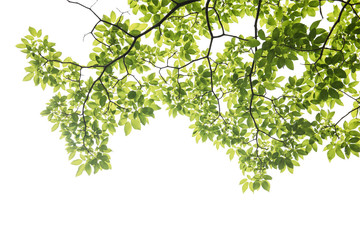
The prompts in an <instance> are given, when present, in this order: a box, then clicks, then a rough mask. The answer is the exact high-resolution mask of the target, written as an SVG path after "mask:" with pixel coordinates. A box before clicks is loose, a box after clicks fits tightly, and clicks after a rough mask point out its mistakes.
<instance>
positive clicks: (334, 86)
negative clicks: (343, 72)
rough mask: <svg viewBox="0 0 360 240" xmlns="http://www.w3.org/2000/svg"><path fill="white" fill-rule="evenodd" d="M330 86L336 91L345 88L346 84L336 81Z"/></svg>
mask: <svg viewBox="0 0 360 240" xmlns="http://www.w3.org/2000/svg"><path fill="white" fill-rule="evenodd" d="M330 85H331V86H332V87H333V88H335V89H341V88H343V87H344V84H343V83H342V82H340V81H335V82H333V83H331V84H330Z"/></svg>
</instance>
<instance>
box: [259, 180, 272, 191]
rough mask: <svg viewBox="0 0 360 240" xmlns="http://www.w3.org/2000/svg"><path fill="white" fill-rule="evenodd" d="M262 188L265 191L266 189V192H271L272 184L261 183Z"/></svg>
mask: <svg viewBox="0 0 360 240" xmlns="http://www.w3.org/2000/svg"><path fill="white" fill-rule="evenodd" d="M261 186H262V188H263V189H265V190H266V191H268V192H269V191H270V183H269V182H268V181H263V182H262V183H261Z"/></svg>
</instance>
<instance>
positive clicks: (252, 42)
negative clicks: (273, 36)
mask: <svg viewBox="0 0 360 240" xmlns="http://www.w3.org/2000/svg"><path fill="white" fill-rule="evenodd" d="M259 45H260V42H259V41H258V40H256V39H249V41H247V42H246V46H248V47H257V46H259Z"/></svg>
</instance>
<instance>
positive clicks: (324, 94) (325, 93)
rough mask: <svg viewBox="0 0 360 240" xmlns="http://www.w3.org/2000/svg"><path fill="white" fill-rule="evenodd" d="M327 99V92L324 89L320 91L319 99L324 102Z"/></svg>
mask: <svg viewBox="0 0 360 240" xmlns="http://www.w3.org/2000/svg"><path fill="white" fill-rule="evenodd" d="M327 98H328V91H327V90H326V89H322V90H321V92H320V95H319V99H320V100H323V101H326V100H327Z"/></svg>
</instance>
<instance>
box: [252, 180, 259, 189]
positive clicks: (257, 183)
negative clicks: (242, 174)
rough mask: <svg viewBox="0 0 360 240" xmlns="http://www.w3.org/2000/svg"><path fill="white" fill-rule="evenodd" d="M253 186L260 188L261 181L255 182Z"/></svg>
mask: <svg viewBox="0 0 360 240" xmlns="http://www.w3.org/2000/svg"><path fill="white" fill-rule="evenodd" d="M253 188H254V190H257V189H259V188H260V182H259V181H255V182H254V185H253Z"/></svg>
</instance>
